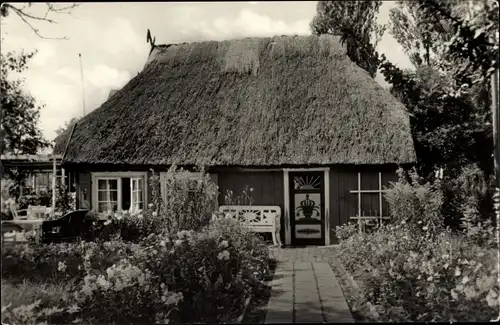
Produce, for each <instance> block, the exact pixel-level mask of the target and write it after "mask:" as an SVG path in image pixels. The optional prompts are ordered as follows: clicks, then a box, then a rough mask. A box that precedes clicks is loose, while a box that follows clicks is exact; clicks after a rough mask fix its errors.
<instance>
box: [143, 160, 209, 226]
mask: <svg viewBox="0 0 500 325" xmlns="http://www.w3.org/2000/svg"><path fill="white" fill-rule="evenodd" d="M198 172H200V173H201V175H202V177H201V178H198V179H196V180H193V179H191V178H189V177H188V176H189V174H188V173H187V172H186V171H185V170H183V169H182V168H180V169H178V168H177V167H176V166H172V167H170V169H169V170H168V172H167V173H166V175H167V176H166V178H165V183H164V184H161V183H160V181H159V177H158V176H156V175H153V177H152V179H151V183H152V186H153V187H152V194H153V207H152V210H153V211H154V212H156V213H157V217H156V218H157V219H159V220H162V222H163V224H164V227H166V230H167V231H170V232H172V231H179V230H195V231H196V230H200V229H201V228H203V227H205V226H206V225H208V224H209V222H210V220H211V218H212V213H213V212H214V211H215V209H216V206H217V196H218V187H217V185H216V184H215V183H214V182H213V181H212V179H211V178H210V176H209V175H208V174H207V173H205V171H204V170H203V169H200V170H198ZM161 186H163V187H164V188H163V190H164V196H163V197H162V196H161V195H160V188H161Z"/></svg>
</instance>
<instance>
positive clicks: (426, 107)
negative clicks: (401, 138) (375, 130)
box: [381, 0, 498, 175]
mask: <svg viewBox="0 0 500 325" xmlns="http://www.w3.org/2000/svg"><path fill="white" fill-rule="evenodd" d="M491 3H492V1H491V0H485V1H483V0H476V1H473V2H471V4H472V5H471V6H469V4H468V3H466V4H467V6H465V5H464V2H460V1H456V0H448V1H432V0H427V1H424V0H422V1H420V0H419V1H412V2H406V1H401V2H399V5H398V8H395V9H393V10H392V11H391V16H390V18H391V24H390V32H391V33H392V34H393V35H394V37H395V38H396V39H397V40H398V42H399V43H400V44H401V45H402V46H403V48H404V50H405V52H406V53H407V54H409V56H410V57H411V59H412V61H413V63H414V64H415V66H416V70H415V71H413V72H410V73H408V72H404V71H401V70H400V69H398V68H397V67H396V66H394V65H393V64H391V63H390V62H388V61H387V60H385V59H384V60H383V63H382V64H381V70H382V73H383V74H384V75H385V77H386V80H387V81H388V82H389V83H391V84H392V87H393V89H392V91H393V93H394V94H395V95H396V96H397V97H399V98H400V99H401V101H402V102H403V103H404V104H405V105H406V107H407V108H408V110H409V111H410V112H411V113H412V117H411V125H412V131H413V136H414V141H415V146H416V149H417V156H418V160H419V168H420V172H421V173H422V174H425V175H429V174H431V173H432V171H433V170H434V169H435V168H436V167H442V168H445V170H447V171H449V172H450V173H452V174H453V173H454V172H456V171H457V170H458V169H459V168H460V167H461V166H463V165H465V164H468V163H478V164H479V165H480V166H481V168H482V169H483V171H484V172H485V173H486V174H487V175H488V174H491V172H492V160H491V152H492V151H491V150H492V137H491V126H490V125H489V123H487V122H488V120H489V119H490V118H491V113H490V106H489V103H490V101H489V85H488V83H487V80H488V73H491V71H492V68H494V66H495V64H498V63H497V62H495V60H492V58H494V57H495V55H496V56H498V43H497V44H496V49H495V45H494V44H493V45H488V44H487V42H486V41H487V40H489V39H490V38H491V35H492V34H493V33H494V30H493V28H492V26H495V24H496V26H498V20H496V21H495V19H497V18H498V11H497V12H496V16H495V14H494V12H493V10H492V9H491V8H493V6H491ZM475 6H476V7H479V8H480V9H481V10H472V9H474V8H475ZM476 9H477V8H476ZM474 35H475V36H476V38H474ZM477 39H480V40H481V42H478V41H477ZM485 42H486V44H485ZM470 49H472V52H469V50H470ZM495 52H496V54H495Z"/></svg>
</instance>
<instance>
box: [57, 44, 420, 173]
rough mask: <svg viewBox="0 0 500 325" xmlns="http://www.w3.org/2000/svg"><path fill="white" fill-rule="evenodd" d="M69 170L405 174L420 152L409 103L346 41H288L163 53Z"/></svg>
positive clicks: (183, 47) (74, 144)
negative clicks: (335, 168)
mask: <svg viewBox="0 0 500 325" xmlns="http://www.w3.org/2000/svg"><path fill="white" fill-rule="evenodd" d="M69 134H70V132H69V130H68V131H67V132H65V133H64V134H63V135H61V136H60V137H59V138H58V139H56V147H55V151H56V152H59V153H62V152H63V151H64V148H65V146H66V141H67V139H68V138H69ZM64 160H65V162H67V163H90V164H93V163H102V164H132V165H135V164H149V165H170V164H173V163H176V164H178V165H199V164H202V165H207V166H283V165H328V164H386V163H397V164H402V163H411V162H414V161H415V150H414V146H413V140H412V137H411V134H410V126H409V117H408V115H407V114H406V113H405V109H404V107H403V105H402V104H401V103H400V102H398V101H397V100H396V99H395V98H394V97H392V96H391V95H390V94H389V92H388V91H387V90H384V89H383V88H382V87H381V86H379V85H378V84H377V83H376V82H375V81H374V80H373V79H372V78H371V77H370V76H369V75H368V73H367V72H366V71H364V70H363V69H361V68H359V67H358V66H357V65H356V64H354V63H352V62H351V61H350V59H349V58H348V57H347V56H346V55H345V48H344V47H343V46H341V45H340V44H339V43H338V41H337V40H336V38H333V37H331V36H280V37H273V38H246V39H241V40H230V41H222V42H215V41H210V42H199V43H188V44H177V45H160V46H156V47H155V48H154V50H153V51H152V53H151V55H150V56H149V58H148V60H147V62H146V65H145V67H144V69H143V71H142V72H141V73H139V75H137V76H136V77H135V78H133V79H132V80H131V81H130V82H129V83H128V84H127V85H125V87H123V88H122V89H121V90H120V91H118V92H117V93H116V94H115V95H114V96H112V97H111V98H110V99H109V100H107V101H106V102H105V103H104V104H103V105H102V106H101V107H99V108H98V109H96V110H94V111H93V112H91V113H90V114H88V115H87V116H85V117H84V118H83V119H81V120H80V121H79V123H78V124H77V126H76V128H75V130H74V133H73V135H72V136H71V141H70V143H69V145H68V146H67V151H66V156H65V159H64Z"/></svg>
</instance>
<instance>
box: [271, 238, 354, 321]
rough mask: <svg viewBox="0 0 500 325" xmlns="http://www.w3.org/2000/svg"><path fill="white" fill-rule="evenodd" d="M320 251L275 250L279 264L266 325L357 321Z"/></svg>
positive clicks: (274, 278)
mask: <svg viewBox="0 0 500 325" xmlns="http://www.w3.org/2000/svg"><path fill="white" fill-rule="evenodd" d="M318 249H321V248H320V247H317V248H315V247H311V248H295V249H293V248H288V249H274V253H275V256H276V259H277V261H278V264H277V266H276V271H275V274H274V277H273V280H272V281H271V285H272V292H271V298H270V299H269V304H268V307H267V314H266V321H265V323H266V324H269V323H326V322H328V323H340V322H341V323H353V322H354V320H353V317H352V315H351V312H350V310H349V306H348V305H347V302H346V300H345V298H344V294H343V293H342V289H341V288H340V285H339V283H338V281H337V279H336V278H335V275H334V274H333V271H332V269H331V267H330V265H329V264H328V263H324V262H320V260H321V259H320V257H319V256H321V254H317V251H318ZM318 255H319V256H318Z"/></svg>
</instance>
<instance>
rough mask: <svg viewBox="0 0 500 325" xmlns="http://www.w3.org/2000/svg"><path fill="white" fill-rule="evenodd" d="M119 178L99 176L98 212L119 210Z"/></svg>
mask: <svg viewBox="0 0 500 325" xmlns="http://www.w3.org/2000/svg"><path fill="white" fill-rule="evenodd" d="M118 180H119V179H118V178H99V179H98V180H97V212H115V211H117V210H118Z"/></svg>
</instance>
